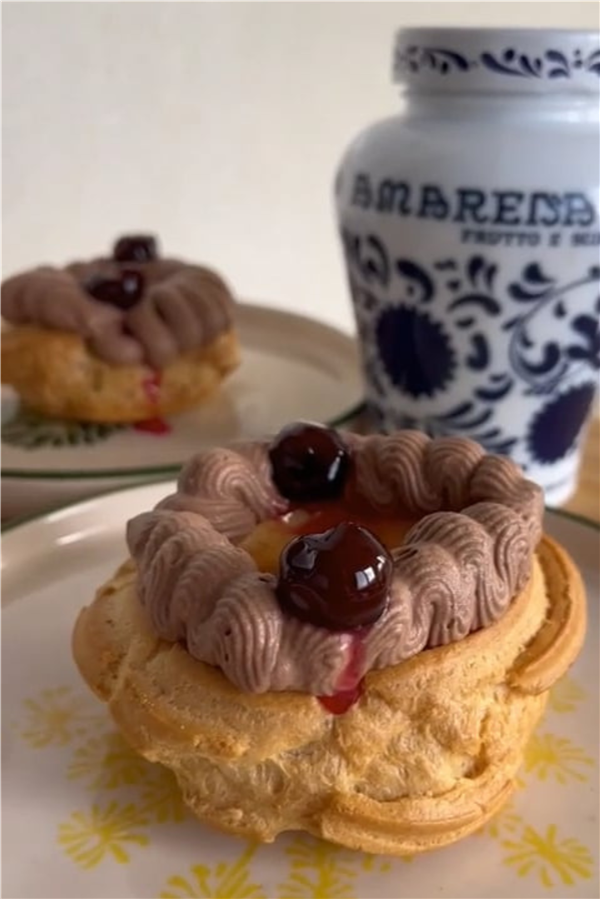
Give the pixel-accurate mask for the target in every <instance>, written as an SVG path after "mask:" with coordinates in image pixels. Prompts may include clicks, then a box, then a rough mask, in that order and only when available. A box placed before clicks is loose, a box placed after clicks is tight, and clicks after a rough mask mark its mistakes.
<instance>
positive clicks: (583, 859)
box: [502, 824, 593, 889]
mask: <svg viewBox="0 0 600 899" xmlns="http://www.w3.org/2000/svg"><path fill="white" fill-rule="evenodd" d="M502 846H503V848H504V849H505V850H507V853H508V854H507V855H505V857H504V864H505V865H511V866H513V867H514V868H515V869H516V872H517V874H518V875H519V877H526V876H527V875H528V874H530V873H534V874H537V876H538V877H539V880H540V882H541V884H542V885H543V886H545V887H546V888H548V889H549V888H551V887H553V886H554V885H555V883H556V882H557V879H558V881H560V882H561V883H562V884H564V885H565V886H572V885H573V884H574V883H576V882H577V881H578V880H589V879H590V877H591V876H592V865H593V861H592V855H591V853H590V851H589V849H588V848H587V847H586V846H584V845H582V843H580V842H579V841H578V840H576V839H573V838H566V839H563V840H560V841H559V840H558V835H557V827H556V825H555V824H550V825H549V826H548V828H547V829H546V832H545V833H544V834H541V833H538V831H536V830H535V829H534V828H533V827H530V826H529V825H526V826H525V828H524V830H523V832H522V834H521V836H520V838H519V839H518V840H504V841H503V842H502Z"/></svg>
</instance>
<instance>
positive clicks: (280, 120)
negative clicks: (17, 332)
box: [3, 2, 598, 330]
mask: <svg viewBox="0 0 600 899" xmlns="http://www.w3.org/2000/svg"><path fill="white" fill-rule="evenodd" d="M415 24H417V25H421V24H435V25H461V24H465V25H482V24H485V25H493V26H546V27H561V26H568V27H584V28H594V27H597V26H598V5H597V3H596V2H586V3H574V2H564V3H549V2H521V3H513V2H504V3H492V2H481V3H451V2H448V3H425V2H415V3H377V2H365V3H344V2H337V3H309V2H301V3H277V4H273V3H175V2H170V3H93V2H85V3H84V2H79V3H4V4H3V56H4V59H3V168H4V172H3V176H4V177H3V226H4V227H3V232H4V234H3V274H4V275H7V274H10V273H12V272H13V271H16V270H18V269H20V268H22V267H25V266H28V265H31V264H35V263H38V262H41V261H44V262H61V261H66V260H67V259H69V258H72V257H75V256H85V255H88V254H94V253H96V252H98V251H99V250H103V249H104V248H105V247H107V246H108V245H109V244H110V242H111V240H112V238H113V237H114V235H115V234H117V233H119V232H123V231H127V230H130V229H144V230H151V231H155V232H156V233H158V234H159V235H160V237H161V239H162V244H163V246H164V248H165V249H166V250H168V251H169V252H171V253H180V254H182V255H185V256H189V257H192V258H196V259H199V260H204V261H207V262H209V263H212V264H213V265H215V266H217V267H218V268H219V269H221V270H222V271H223V272H224V273H225V274H226V275H227V276H228V277H229V279H230V281H231V282H232V284H233V285H234V287H235V288H236V289H237V291H238V292H239V293H240V294H241V295H242V296H244V297H246V298H252V299H254V300H260V301H262V302H264V303H266V304H269V305H273V306H278V307H284V308H295V309H299V310H301V311H303V312H305V313H307V314H311V315H314V316H317V317H320V318H322V319H324V320H327V321H329V322H331V323H334V324H337V325H339V326H341V327H343V328H345V329H347V330H350V329H352V327H353V324H352V314H351V310H350V306H349V301H348V298H347V294H346V289H345V281H344V274H343V271H342V266H341V259H340V255H339V250H338V244H337V236H336V231H335V225H334V218H333V206H332V199H331V184H332V179H333V174H334V170H335V167H336V164H337V161H338V159H339V157H340V155H341V152H342V150H343V148H344V147H345V145H346V144H347V142H348V141H349V139H350V138H351V137H352V136H353V135H354V134H355V133H356V132H357V130H358V129H359V128H361V127H363V126H364V125H366V124H367V123H368V122H369V121H372V120H375V119H377V118H379V117H382V116H385V115H389V114H392V113H393V112H394V110H395V109H396V108H397V105H398V100H397V92H396V90H395V89H394V88H393V86H392V85H391V83H390V59H391V46H392V39H393V34H394V32H395V30H396V29H397V28H398V27H400V26H402V25H415Z"/></svg>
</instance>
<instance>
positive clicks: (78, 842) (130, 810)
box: [58, 802, 148, 869]
mask: <svg viewBox="0 0 600 899" xmlns="http://www.w3.org/2000/svg"><path fill="white" fill-rule="evenodd" d="M147 824H148V821H147V819H146V818H144V817H143V816H142V815H141V814H140V812H139V811H138V809H137V808H136V807H135V806H134V805H119V804H118V803H117V802H109V803H108V805H106V806H99V805H93V806H92V808H91V810H90V811H89V812H73V813H72V815H71V817H70V820H69V821H66V822H65V823H63V824H60V825H59V828H58V843H59V845H60V846H62V847H63V849H64V850H65V852H66V853H67V855H68V856H69V857H70V858H71V859H72V860H73V861H74V862H75V864H77V865H79V866H80V867H81V868H85V869H88V868H94V867H96V865H98V864H99V863H100V862H101V861H103V860H104V859H105V858H106V857H107V856H108V857H111V858H112V859H113V860H114V861H116V862H118V863H119V864H121V865H124V864H127V863H128V862H129V860H130V857H129V851H128V850H129V844H131V843H134V844H136V845H137V846H146V845H147V843H148V836H147V835H146V834H145V833H143V832H141V830H142V828H143V827H145V826H146V825H147Z"/></svg>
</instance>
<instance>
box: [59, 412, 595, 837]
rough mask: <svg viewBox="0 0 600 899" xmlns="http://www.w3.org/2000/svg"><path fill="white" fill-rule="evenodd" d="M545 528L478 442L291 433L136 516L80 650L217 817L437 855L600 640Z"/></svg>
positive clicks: (130, 721)
mask: <svg viewBox="0 0 600 899" xmlns="http://www.w3.org/2000/svg"><path fill="white" fill-rule="evenodd" d="M542 513H543V497H542V492H541V490H540V489H539V488H538V487H537V486H536V485H535V484H533V483H532V482H530V481H527V480H526V479H525V478H524V477H523V475H522V474H521V472H520V470H519V468H518V467H517V466H516V465H515V464H514V463H513V462H511V461H510V460H509V459H506V458H502V457H498V456H491V455H486V454H485V453H484V451H483V449H482V448H481V447H480V446H479V445H477V444H475V443H473V442H471V441H469V440H466V439H462V438H454V437H447V438H439V439H434V440H431V439H429V438H428V437H426V436H425V435H423V434H421V433H418V432H416V431H400V432H398V433H396V434H392V435H390V436H379V435H377V436H367V437H363V436H358V435H353V434H349V433H341V432H339V433H338V432H336V431H333V430H330V429H328V428H325V427H322V426H318V425H312V424H306V423H298V424H295V425H290V426H288V427H287V428H285V429H284V430H283V431H282V432H281V433H280V434H279V435H278V436H277V437H276V438H275V439H274V440H272V441H264V442H254V443H245V444H239V445H233V446H231V447H229V448H227V449H213V450H209V451H207V452H203V453H201V454H200V455H198V456H196V457H195V458H193V459H192V460H191V461H190V462H189V463H188V464H187V465H186V466H185V467H184V468H183V470H182V472H181V476H180V478H179V482H178V489H177V491H176V493H174V494H173V495H172V496H169V497H166V498H165V499H164V500H163V501H162V502H160V503H159V504H158V506H157V507H156V508H155V509H154V510H148V511H147V512H144V513H143V514H139V515H136V516H135V517H134V518H132V519H131V520H130V521H129V522H128V524H127V543H128V547H129V551H130V558H129V559H128V560H126V561H125V562H124V564H123V565H122V566H121V568H120V569H119V570H118V571H117V572H116V574H115V575H114V576H113V577H112V578H111V580H110V581H109V582H108V583H106V584H104V585H103V586H102V587H101V588H100V589H99V591H98V592H97V594H96V597H95V599H94V600H93V602H92V603H91V605H89V606H88V607H86V608H84V609H83V610H82V611H81V613H80V614H79V617H78V619H77V622H76V625H75V628H74V633H73V652H74V657H75V660H76V663H77V665H78V667H79V670H80V672H81V674H82V676H83V678H84V679H85V680H86V681H87V683H88V684H89V686H90V687H91V688H92V689H93V690H94V691H95V693H96V694H97V695H98V696H99V697H100V698H101V699H102V700H104V701H105V702H106V703H108V706H109V708H110V711H111V713H112V715H113V717H114V720H115V722H116V724H117V726H118V727H119V728H120V729H121V731H122V732H123V734H124V736H125V737H126V739H127V740H128V741H129V743H130V744H131V745H132V746H133V747H134V748H135V749H136V750H137V751H138V752H139V753H141V754H142V755H143V756H144V757H145V758H147V759H149V760H151V761H154V762H159V763H161V764H163V765H166V766H167V767H168V768H170V769H171V770H172V771H173V772H174V773H175V775H176V777H177V780H178V782H179V785H180V787H181V790H182V792H183V796H184V798H185V801H186V802H187V803H188V804H189V806H190V807H191V808H192V809H193V811H194V812H195V813H196V814H197V815H198V817H199V818H201V819H202V820H204V821H207V822H209V823H210V824H212V825H214V826H216V827H218V828H220V829H223V830H225V831H228V832H231V833H234V834H239V835H243V836H245V837H249V838H254V839H258V840H262V841H272V840H273V839H275V837H276V836H277V835H278V834H279V833H280V832H282V831H286V830H305V831H308V832H310V833H312V834H315V835H317V836H320V837H323V838H325V839H328V840H331V841H333V842H335V843H338V844H341V845H343V846H348V847H351V848H355V849H362V850H365V851H369V852H376V853H393V854H406V853H414V852H420V851H425V850H429V849H433V848H435V847H438V846H442V845H444V844H447V843H450V842H453V841H454V840H457V839H459V838H461V837H463V836H465V835H467V834H469V833H471V832H472V831H474V830H476V829H478V828H479V827H481V825H482V824H484V823H485V821H486V820H487V819H488V818H490V817H491V816H492V815H493V814H494V813H495V812H496V811H497V810H498V809H499V808H500V806H501V805H502V804H503V803H504V802H505V801H506V799H507V798H508V797H509V795H510V794H511V792H512V790H513V789H514V783H515V775H516V773H517V770H518V767H519V765H520V762H521V759H522V756H523V751H524V748H525V746H526V743H527V741H528V738H529V736H530V734H531V732H532V730H533V729H534V727H535V726H536V723H537V721H538V720H539V718H540V716H541V714H542V712H543V709H544V706H545V704H546V699H547V694H548V690H549V689H550V687H551V686H552V685H553V684H554V682H555V681H556V680H557V679H558V678H559V677H560V676H561V675H562V674H563V673H564V672H565V671H566V670H567V669H568V667H569V666H570V665H571V664H572V662H573V661H574V659H575V658H576V656H577V654H578V652H579V649H580V647H581V644H582V641H583V638H584V634H585V626H586V614H585V597H584V593H583V588H582V582H581V579H580V576H579V574H578V572H577V571H576V569H575V567H574V565H573V563H572V562H571V560H570V559H569V557H568V556H567V555H566V553H565V552H564V551H563V550H562V549H561V548H560V547H559V546H558V545H557V544H556V543H554V542H553V541H552V540H550V539H549V538H548V537H546V536H544V535H543V533H542Z"/></svg>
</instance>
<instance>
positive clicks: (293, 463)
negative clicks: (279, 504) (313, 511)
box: [269, 422, 350, 502]
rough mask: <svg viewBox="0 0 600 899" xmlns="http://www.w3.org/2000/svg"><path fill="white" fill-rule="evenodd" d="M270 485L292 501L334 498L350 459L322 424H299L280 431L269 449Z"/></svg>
mask: <svg viewBox="0 0 600 899" xmlns="http://www.w3.org/2000/svg"><path fill="white" fill-rule="evenodd" d="M269 458H270V461H271V469H272V474H273V482H274V484H275V486H276V487H277V489H278V490H279V492H280V494H281V495H282V496H285V497H286V499H289V500H292V501H293V502H312V501H314V500H326V499H336V498H337V497H339V496H340V495H341V494H342V492H343V489H344V483H345V480H346V475H347V473H348V469H349V464H350V456H349V453H348V450H347V449H346V447H345V446H344V444H343V443H342V441H341V439H340V437H339V436H338V434H337V433H336V432H335V431H332V430H331V429H330V428H325V427H323V426H322V425H316V424H307V423H306V422H298V423H297V424H292V425H288V427H287V428H284V429H283V431H281V432H280V434H279V435H278V437H276V439H275V441H274V442H273V444H272V445H271V448H270V450H269Z"/></svg>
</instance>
